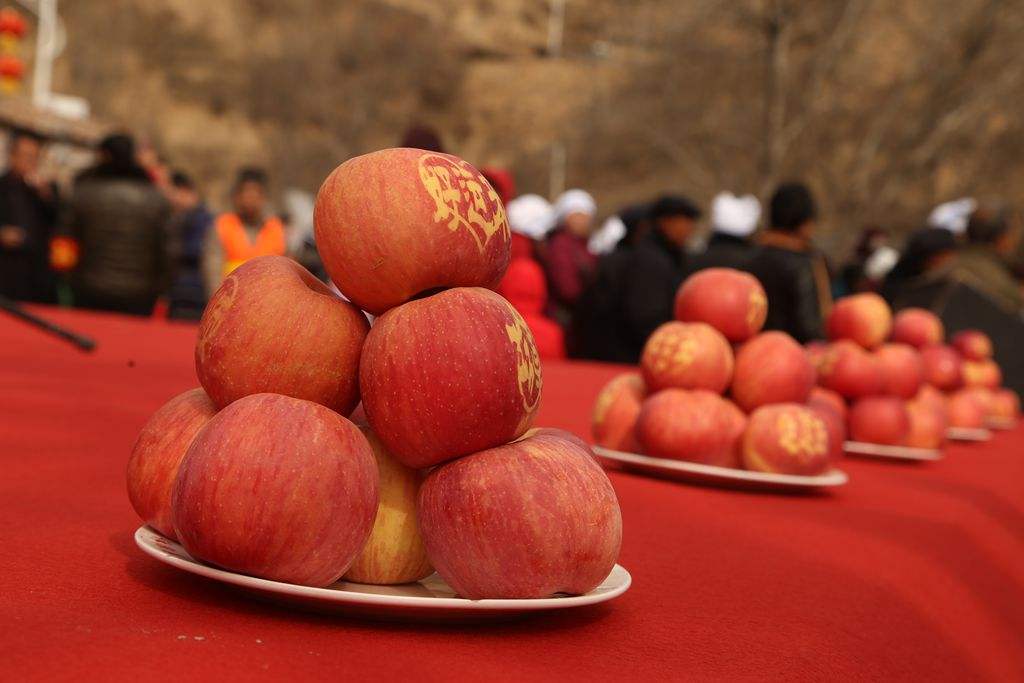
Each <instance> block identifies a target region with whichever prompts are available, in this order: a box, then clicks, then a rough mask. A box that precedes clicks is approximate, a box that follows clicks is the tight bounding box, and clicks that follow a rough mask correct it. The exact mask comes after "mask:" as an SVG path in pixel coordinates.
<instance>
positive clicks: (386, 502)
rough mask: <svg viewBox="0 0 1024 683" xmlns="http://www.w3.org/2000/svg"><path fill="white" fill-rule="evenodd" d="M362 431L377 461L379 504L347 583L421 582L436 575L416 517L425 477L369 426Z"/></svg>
mask: <svg viewBox="0 0 1024 683" xmlns="http://www.w3.org/2000/svg"><path fill="white" fill-rule="evenodd" d="M361 431H362V432H363V436H365V437H366V440H367V441H368V442H369V443H370V447H371V448H372V449H373V455H374V457H375V458H376V460H377V472H378V474H379V484H378V491H379V494H380V504H379V505H378V507H377V517H376V519H375V520H374V522H373V531H372V532H370V538H369V539H367V541H366V545H364V546H363V549H362V551H361V552H360V553H359V555H358V556H357V557H356V559H355V562H353V563H352V566H350V567H349V568H348V571H347V572H345V580H347V581H356V582H358V583H371V584H393V583H411V582H413V581H419V580H420V579H423V578H426V577H427V576H430V575H431V574H432V573H433V572H434V568H433V567H432V566H431V565H430V559H429V558H428V557H427V549H426V547H425V546H424V545H423V536H422V535H421V534H420V530H419V525H418V524H417V518H416V501H417V499H418V497H419V491H420V484H421V483H422V482H423V475H422V473H420V472H419V471H418V470H414V469H411V468H409V467H406V466H405V465H403V464H402V463H400V462H398V461H397V460H395V458H394V456H392V455H391V454H390V453H388V452H387V449H386V448H384V444H382V443H381V442H380V439H378V438H377V437H376V435H375V434H374V433H373V431H372V430H371V429H370V428H369V427H364V428H361Z"/></svg>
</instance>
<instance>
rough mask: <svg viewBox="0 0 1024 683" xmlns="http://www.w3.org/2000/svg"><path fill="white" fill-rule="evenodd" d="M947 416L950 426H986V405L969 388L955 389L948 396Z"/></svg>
mask: <svg viewBox="0 0 1024 683" xmlns="http://www.w3.org/2000/svg"><path fill="white" fill-rule="evenodd" d="M946 417H947V419H948V420H949V426H950V427H964V428H969V429H980V428H982V427H984V426H985V405H984V402H983V401H981V400H979V397H978V395H977V394H976V393H974V392H972V391H971V390H969V389H961V390H959V391H954V392H953V393H952V394H949V395H948V396H947V397H946Z"/></svg>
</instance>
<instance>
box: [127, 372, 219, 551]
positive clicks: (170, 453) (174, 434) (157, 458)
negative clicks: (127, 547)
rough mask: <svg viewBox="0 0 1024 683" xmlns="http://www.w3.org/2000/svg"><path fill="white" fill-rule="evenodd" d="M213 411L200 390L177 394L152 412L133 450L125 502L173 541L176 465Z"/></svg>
mask: <svg viewBox="0 0 1024 683" xmlns="http://www.w3.org/2000/svg"><path fill="white" fill-rule="evenodd" d="M216 412H217V407H216V406H214V405H213V402H212V401H210V398H209V397H208V396H207V395H206V392H205V391H203V390H202V389H191V390H189V391H186V392H185V393H183V394H178V395H177V396H175V397H174V398H172V399H171V400H170V401H168V402H167V403H165V404H164V405H163V406H162V407H161V408H160V409H159V410H157V411H156V412H155V413H153V415H152V417H150V418H149V421H147V422H146V424H145V425H144V426H143V427H142V431H141V432H140V433H139V438H138V439H136V441H135V446H134V447H133V448H132V455H131V458H130V459H129V460H128V499H129V500H130V501H131V503H132V507H133V508H135V512H136V513H137V514H138V515H139V517H141V518H142V521H144V522H145V523H146V524H148V525H149V526H151V527H153V528H154V529H156V530H157V531H159V532H160V533H161V534H163V535H164V536H166V537H167V538H175V535H174V525H173V524H171V490H172V489H173V488H174V479H175V478H176V477H177V476H178V466H179V465H180V464H181V459H182V458H184V457H185V453H186V452H187V451H188V447H189V446H190V445H192V439H194V438H195V436H196V434H197V433H198V432H199V430H200V429H202V427H203V426H204V425H205V424H206V423H207V422H208V421H209V420H210V418H211V417H213V416H214V414H216Z"/></svg>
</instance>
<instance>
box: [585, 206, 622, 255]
mask: <svg viewBox="0 0 1024 683" xmlns="http://www.w3.org/2000/svg"><path fill="white" fill-rule="evenodd" d="M625 236H626V224H625V223H623V222H622V219H621V218H619V217H618V216H610V217H609V218H608V219H607V220H606V221H605V222H604V223H602V224H601V227H600V228H598V229H597V230H596V231H595V232H594V234H593V235H591V236H590V239H589V240H588V241H587V250H588V251H590V253H591V254H594V255H597V256H600V255H601V254H607V253H609V252H610V251H611V250H612V249H614V248H615V245H616V244H618V243H619V240H621V239H622V238H623V237H625Z"/></svg>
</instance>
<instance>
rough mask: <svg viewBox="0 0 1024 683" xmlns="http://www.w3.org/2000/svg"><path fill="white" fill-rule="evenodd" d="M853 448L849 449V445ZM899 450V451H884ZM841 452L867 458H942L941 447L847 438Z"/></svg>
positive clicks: (910, 459)
mask: <svg viewBox="0 0 1024 683" xmlns="http://www.w3.org/2000/svg"><path fill="white" fill-rule="evenodd" d="M851 446H852V447H853V448H854V449H855V450H850V447H851ZM858 447H867V449H870V450H871V451H873V452H869V451H868V450H856V448H858ZM894 450H899V451H900V452H899V453H895V452H886V451H894ZM843 452H844V453H847V454H849V455H853V456H862V457H868V458H888V459H890V460H907V461H914V462H935V461H938V460H942V458H943V455H942V449H940V448H917V447H914V446H893V445H891V444H882V443H871V442H869V441H854V440H853V439H847V440H846V441H844V442H843Z"/></svg>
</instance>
